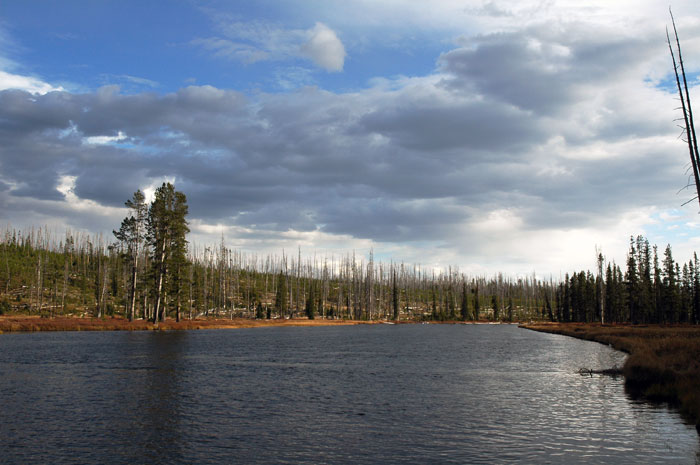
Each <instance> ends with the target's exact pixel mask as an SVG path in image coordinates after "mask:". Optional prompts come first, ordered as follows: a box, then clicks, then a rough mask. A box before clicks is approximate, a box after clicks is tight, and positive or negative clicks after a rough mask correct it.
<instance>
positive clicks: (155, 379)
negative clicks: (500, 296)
mask: <svg viewBox="0 0 700 465" xmlns="http://www.w3.org/2000/svg"><path fill="white" fill-rule="evenodd" d="M622 361H623V355H622V354H620V353H619V352H615V351H613V350H611V349H609V348H608V347H605V346H603V345H600V344H595V343H591V342H585V341H578V340H574V339H570V338H565V337H563V336H556V335H549V334H542V333H535V332H531V331H527V330H523V329H519V328H516V327H514V326H505V325H504V326H471V325H374V326H351V327H348V326H345V327H317V328H257V329H239V330H214V331H190V332H134V333H129V332H124V333H122V332H107V333H85V332H82V333H81V332H71V333H37V334H3V335H1V336H0V463H222V464H223V463H314V464H316V463H334V464H335V463H353V464H354V463H367V464H370V463H372V464H374V463H416V464H426V463H508V462H517V463H567V464H568V463H615V464H621V463H634V464H641V463H696V462H698V455H697V454H698V448H699V447H698V434H697V432H696V431H695V428H694V427H691V426H688V425H686V424H684V423H683V421H682V420H681V419H680V417H679V416H678V415H677V414H675V413H674V412H671V411H669V410H668V409H666V408H665V407H659V406H652V405H649V404H645V403H636V402H633V401H631V400H630V399H629V398H628V397H627V396H626V395H625V393H624V388H623V383H622V380H621V379H613V378H610V377H593V378H591V377H583V376H580V375H578V374H577V373H576V370H577V369H578V368H580V367H584V366H585V367H591V368H606V367H611V366H613V365H615V364H618V365H619V364H621V363H622Z"/></svg>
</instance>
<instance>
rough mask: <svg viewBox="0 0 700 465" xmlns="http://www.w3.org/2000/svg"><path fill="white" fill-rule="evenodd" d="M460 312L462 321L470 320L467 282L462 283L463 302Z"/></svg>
mask: <svg viewBox="0 0 700 465" xmlns="http://www.w3.org/2000/svg"><path fill="white" fill-rule="evenodd" d="M459 311H460V314H461V316H462V321H467V320H468V319H469V296H468V294H467V283H465V282H463V283H462V300H461V305H460V307H459Z"/></svg>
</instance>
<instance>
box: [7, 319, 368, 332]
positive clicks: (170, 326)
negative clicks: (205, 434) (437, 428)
mask: <svg viewBox="0 0 700 465" xmlns="http://www.w3.org/2000/svg"><path fill="white" fill-rule="evenodd" d="M366 323H369V322H367V321H355V320H322V319H316V320H309V319H306V318H298V319H297V318H294V319H288V320H287V319H273V320H251V319H247V318H236V319H233V320H230V319H199V320H181V321H179V322H176V321H175V320H166V321H163V322H160V323H159V324H158V326H157V327H156V326H155V325H154V324H153V323H152V322H149V321H145V320H135V321H131V322H130V321H128V320H126V319H124V318H104V319H103V318H69V317H56V318H39V317H32V316H0V332H31V331H145V330H163V331H170V330H187V329H226V328H257V327H269V326H338V325H355V324H366Z"/></svg>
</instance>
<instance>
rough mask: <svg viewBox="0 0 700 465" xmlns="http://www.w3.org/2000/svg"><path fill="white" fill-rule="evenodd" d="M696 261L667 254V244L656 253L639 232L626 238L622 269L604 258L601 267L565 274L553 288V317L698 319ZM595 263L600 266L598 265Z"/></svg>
mask: <svg viewBox="0 0 700 465" xmlns="http://www.w3.org/2000/svg"><path fill="white" fill-rule="evenodd" d="M699 265H700V263H699V262H698V257H697V254H693V258H692V260H690V261H688V262H687V263H678V262H675V261H674V259H673V254H672V252H671V246H670V245H669V246H667V247H666V249H665V250H664V252H663V256H662V257H661V258H659V254H658V250H657V248H656V246H653V247H651V246H650V245H649V241H648V240H647V239H645V238H644V237H642V236H638V237H637V238H630V248H629V251H628V253H627V262H626V264H625V272H624V273H623V272H622V269H621V268H620V266H618V265H617V264H616V263H614V262H613V263H608V265H607V267H606V268H605V273H604V274H603V273H602V272H599V273H598V274H597V275H595V276H594V275H593V274H591V273H590V272H587V271H581V272H578V273H573V274H572V275H570V276H569V275H566V276H565V278H564V280H563V281H562V282H561V283H559V284H558V286H557V289H556V296H555V300H556V317H555V318H556V319H557V320H559V321H586V322H590V321H606V322H616V323H621V322H629V323H635V324H639V323H694V324H697V323H698V322H700V268H699ZM599 269H601V268H599Z"/></svg>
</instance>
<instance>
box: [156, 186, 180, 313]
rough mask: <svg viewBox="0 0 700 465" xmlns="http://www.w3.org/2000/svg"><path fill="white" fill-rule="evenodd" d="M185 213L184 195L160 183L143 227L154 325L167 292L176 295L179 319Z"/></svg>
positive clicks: (162, 308) (163, 305)
mask: <svg viewBox="0 0 700 465" xmlns="http://www.w3.org/2000/svg"><path fill="white" fill-rule="evenodd" d="M187 211H188V208H187V198H186V197H185V194H183V193H182V192H177V191H175V188H174V187H173V185H172V184H170V183H163V185H162V186H161V187H159V188H158V189H156V192H155V197H154V199H153V202H152V203H151V206H150V208H149V210H148V217H147V223H146V225H147V231H148V234H147V240H148V243H149V245H150V246H151V252H152V258H151V266H152V273H153V278H154V284H153V292H154V307H153V308H154V314H153V322H154V323H155V324H158V321H161V320H163V319H164V317H165V313H166V312H165V307H166V305H165V303H166V299H167V297H168V291H170V292H172V293H174V294H175V295H176V299H177V305H178V308H177V310H178V317H179V311H180V307H179V299H180V291H181V289H182V287H183V281H184V276H185V273H184V267H185V265H186V263H185V262H186V258H185V256H186V252H187V240H186V238H185V237H186V235H187V233H188V232H189V228H188V226H187V221H186V220H185V216H186V215H187Z"/></svg>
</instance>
